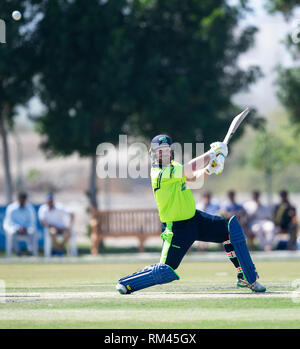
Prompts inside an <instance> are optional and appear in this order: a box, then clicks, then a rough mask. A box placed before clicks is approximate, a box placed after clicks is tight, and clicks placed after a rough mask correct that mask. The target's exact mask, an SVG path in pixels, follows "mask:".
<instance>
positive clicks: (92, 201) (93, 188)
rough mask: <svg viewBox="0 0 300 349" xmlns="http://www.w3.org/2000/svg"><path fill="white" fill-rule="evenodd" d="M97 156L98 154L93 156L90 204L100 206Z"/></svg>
mask: <svg viewBox="0 0 300 349" xmlns="http://www.w3.org/2000/svg"><path fill="white" fill-rule="evenodd" d="M96 167H97V157H96V154H95V155H92V156H91V167H90V181H89V200H90V205H91V206H93V207H95V208H98V201H97V192H98V190H97V173H96Z"/></svg>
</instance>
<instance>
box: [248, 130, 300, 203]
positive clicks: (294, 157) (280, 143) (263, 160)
mask: <svg viewBox="0 0 300 349" xmlns="http://www.w3.org/2000/svg"><path fill="white" fill-rule="evenodd" d="M298 148H299V146H298V142H297V139H296V138H295V130H294V128H293V127H291V126H290V125H281V126H280V129H279V130H272V131H270V130H267V129H266V128H262V129H261V130H260V131H259V132H258V133H257V136H256V137H255V139H254V142H253V146H252V149H249V152H248V154H245V155H244V156H245V158H244V159H243V160H244V162H245V163H248V164H249V165H250V166H252V167H254V168H255V169H256V170H258V171H261V172H262V173H263V174H264V178H265V189H266V193H267V195H268V204H269V206H270V207H272V195H273V179H274V178H275V176H276V175H277V174H279V175H281V173H282V172H284V171H285V169H286V168H287V167H288V166H289V165H291V164H297V163H299V162H300V154H299V151H298ZM284 185H286V183H284Z"/></svg>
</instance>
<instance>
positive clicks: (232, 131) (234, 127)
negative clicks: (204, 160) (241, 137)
mask: <svg viewBox="0 0 300 349" xmlns="http://www.w3.org/2000/svg"><path fill="white" fill-rule="evenodd" d="M249 112H250V108H246V109H245V110H243V111H242V112H241V113H240V114H239V115H237V116H236V117H235V118H234V119H233V120H232V122H231V124H230V127H229V129H228V131H227V134H226V136H225V138H224V141H223V143H225V144H228V143H229V141H230V140H231V138H232V136H233V135H234V134H235V132H236V130H237V129H238V127H239V126H240V124H241V123H242V121H243V120H244V119H245V117H246V116H247V115H248V113H249ZM215 166H216V162H215V161H214V162H213V163H212V167H215Z"/></svg>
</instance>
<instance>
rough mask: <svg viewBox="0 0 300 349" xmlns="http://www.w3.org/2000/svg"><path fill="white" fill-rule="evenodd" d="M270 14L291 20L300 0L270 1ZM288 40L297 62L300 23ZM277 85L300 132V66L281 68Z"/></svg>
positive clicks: (286, 41)
mask: <svg viewBox="0 0 300 349" xmlns="http://www.w3.org/2000/svg"><path fill="white" fill-rule="evenodd" d="M266 6H267V9H268V10H269V12H270V13H275V12H281V13H282V14H283V15H284V16H285V18H286V19H287V20H288V19H291V18H292V16H293V13H294V12H295V10H296V9H299V8H300V0H268V1H267V3H266ZM292 30H293V32H291V33H290V34H289V35H288V36H287V38H286V40H285V46H286V47H287V49H288V50H290V52H291V55H292V57H293V58H294V60H295V62H299V57H300V22H299V20H298V23H296V26H295V27H294V28H293V29H292ZM277 71H278V79H277V83H278V86H279V90H278V97H279V100H280V101H281V103H282V104H283V105H284V106H285V107H286V108H287V110H288V112H289V114H290V120H291V121H292V123H293V125H295V126H297V128H298V129H299V130H300V128H299V125H300V98H299V91H300V68H299V66H294V67H288V68H284V67H282V66H279V67H278V69H277Z"/></svg>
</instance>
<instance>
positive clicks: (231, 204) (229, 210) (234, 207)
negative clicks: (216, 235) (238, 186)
mask: <svg viewBox="0 0 300 349" xmlns="http://www.w3.org/2000/svg"><path fill="white" fill-rule="evenodd" d="M227 197H228V200H227V202H226V203H225V204H224V205H223V207H222V215H223V217H224V218H225V219H230V218H231V217H232V216H237V218H238V219H239V220H240V221H241V220H244V219H245V217H246V212H245V210H244V207H243V205H241V204H238V203H237V202H236V199H235V197H236V194H235V191H233V190H230V191H229V192H228V193H227Z"/></svg>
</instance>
